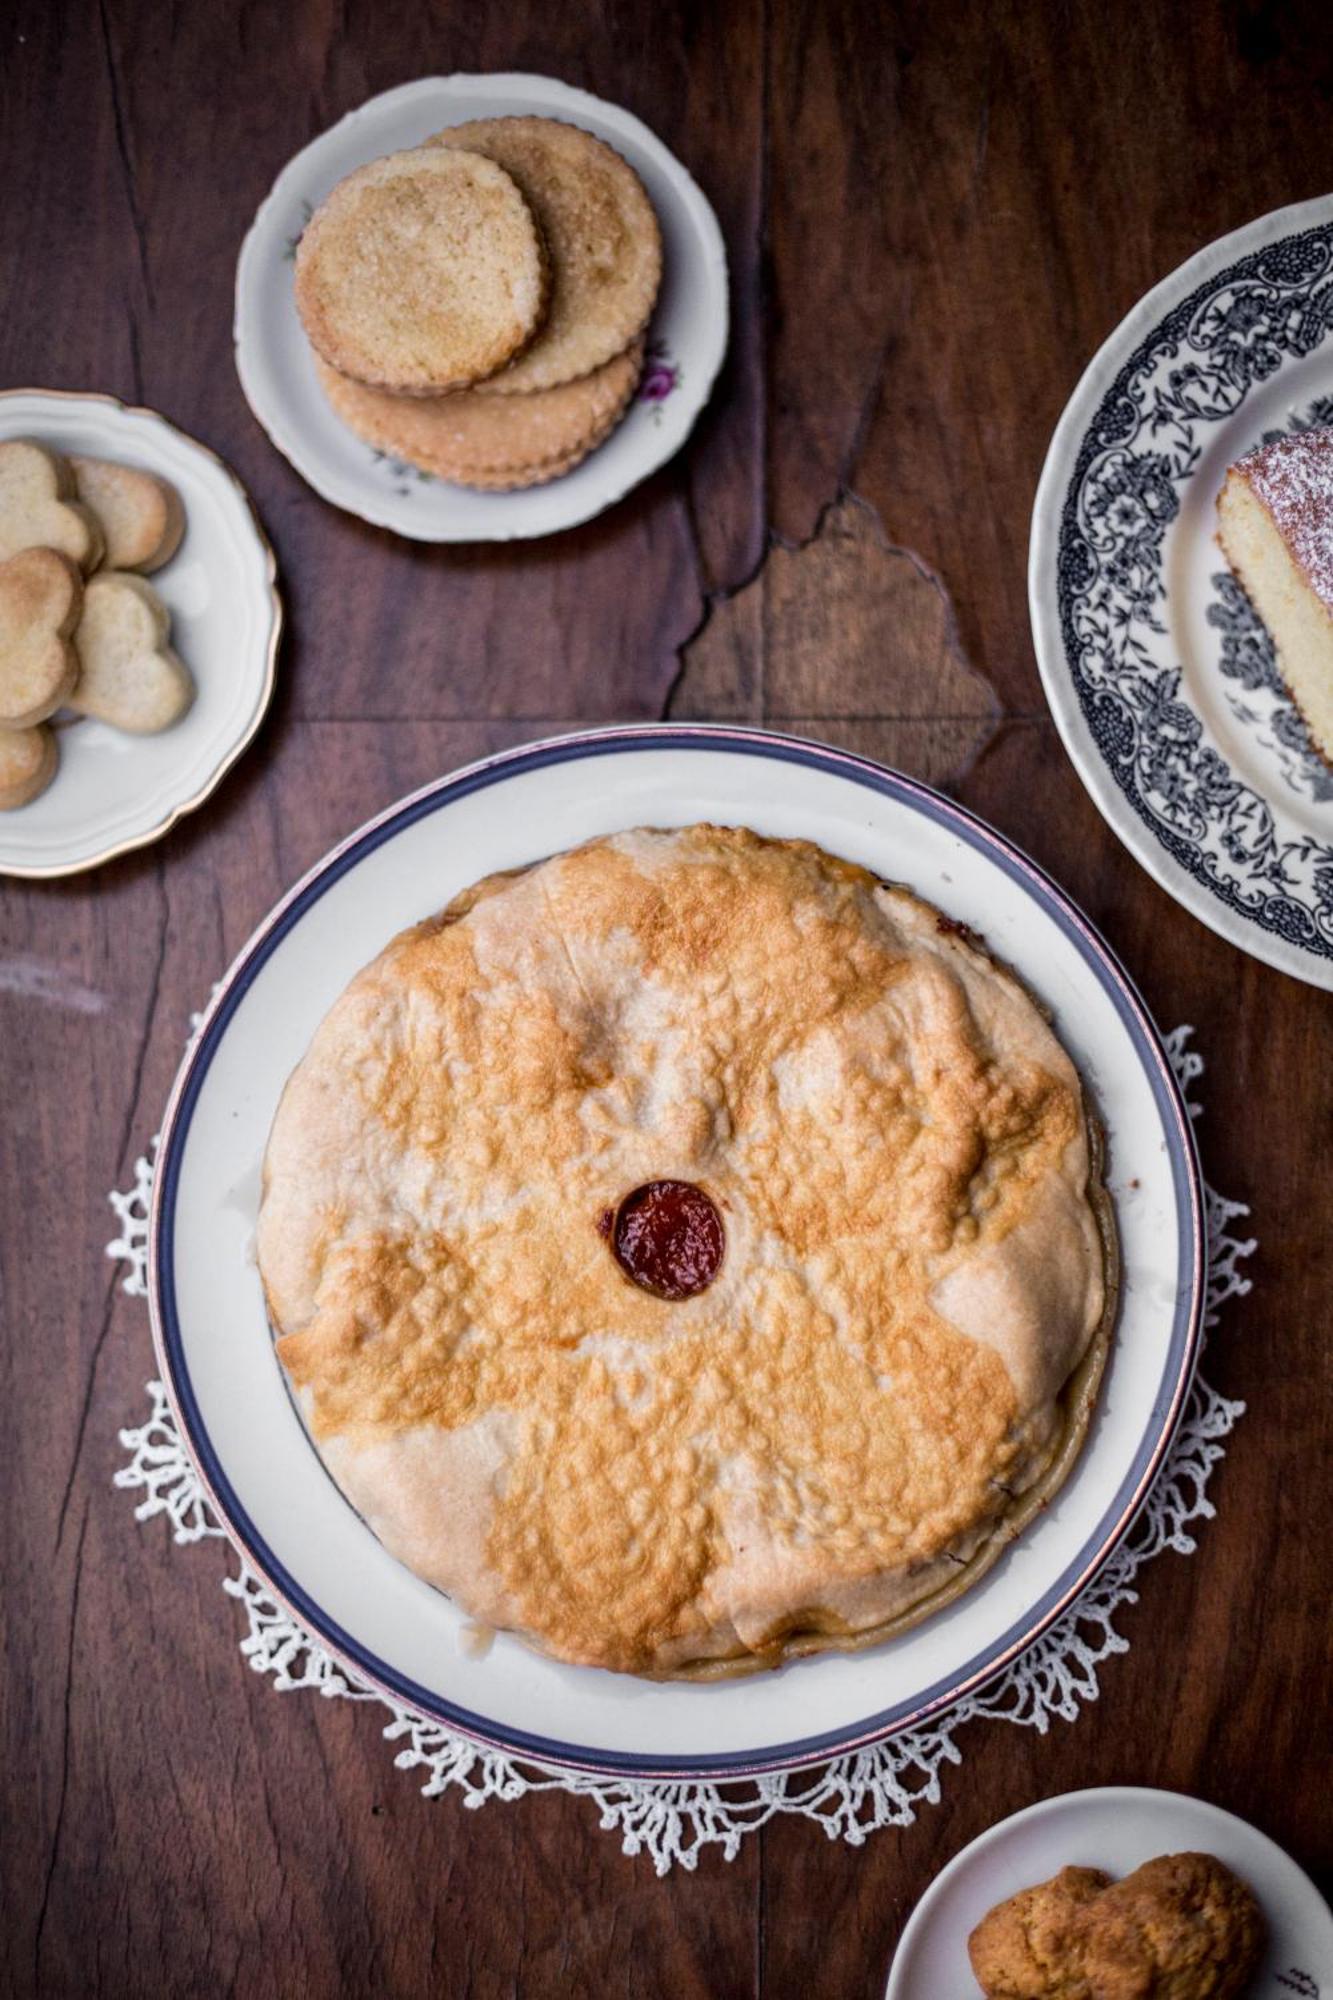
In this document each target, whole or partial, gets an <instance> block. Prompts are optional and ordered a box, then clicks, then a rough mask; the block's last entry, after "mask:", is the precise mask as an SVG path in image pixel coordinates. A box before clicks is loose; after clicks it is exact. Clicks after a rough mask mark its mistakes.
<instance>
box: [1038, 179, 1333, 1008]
mask: <svg viewBox="0 0 1333 2000" xmlns="http://www.w3.org/2000/svg"><path fill="white" fill-rule="evenodd" d="M1330 298H1333V196H1327V195H1325V196H1322V197H1321V198H1320V199H1319V200H1317V201H1307V202H1301V203H1299V204H1298V205H1297V206H1296V207H1293V208H1283V209H1279V210H1278V211H1277V212H1276V213H1275V214H1273V215H1265V216H1261V217H1260V219H1259V220H1258V221H1257V222H1252V223H1250V224H1249V225H1248V226H1247V227H1246V228H1244V229H1238V230H1237V231H1236V232H1235V233H1234V235H1231V236H1224V237H1223V238H1221V240H1220V241H1219V242H1217V243H1210V244H1209V245H1208V247H1207V248H1206V249H1204V250H1200V251H1199V252H1198V253H1197V255H1196V256H1193V257H1191V258H1189V259H1188V261H1187V262H1186V263H1184V264H1182V265H1181V266H1180V269H1179V270H1178V271H1173V272H1172V274H1171V276H1170V277H1169V278H1164V279H1163V281H1162V282H1161V284H1159V285H1157V286H1156V287H1154V289H1153V290H1152V291H1151V292H1149V293H1148V295H1147V296H1146V298H1144V299H1141V300H1140V302H1139V304H1138V305H1136V306H1135V308H1134V310H1133V311H1132V312H1131V313H1130V314H1129V315H1128V317H1127V318H1125V319H1124V320H1123V321H1122V322H1121V324H1120V325H1119V326H1118V327H1117V328H1116V330H1115V332H1114V333H1113V334H1112V335H1111V336H1110V338H1109V340H1107V342H1106V343H1105V345H1104V346H1103V347H1102V348H1101V350H1100V351H1099V352H1098V354H1097V355H1096V356H1095V357H1094V359H1093V360H1092V361H1091V362H1090V363H1089V364H1088V367H1087V369H1086V371H1085V372H1084V375H1083V379H1082V380H1081V381H1080V383H1079V385H1078V387H1077V388H1076V389H1075V391H1074V393H1073V395H1072V396H1071V397H1070V399H1069V404H1068V407H1067V408H1066V410H1065V412H1064V415H1063V416H1062V417H1061V419H1060V422H1059V424H1058V425H1057V427H1056V431H1055V435H1054V437H1053V438H1052V439H1051V446H1050V450H1049V452H1048V453H1047V457H1046V464H1045V467H1044V469H1043V471H1042V475H1041V483H1040V485H1039V487H1038V489H1037V498H1036V502H1035V505H1034V507H1033V513H1032V541H1031V548H1030V551H1029V558H1028V597H1029V603H1030V607H1031V616H1032V633H1033V639H1034V641H1035V643H1036V649H1037V661H1038V665H1039V666H1040V668H1041V676H1042V680H1043V682H1044V683H1045V688H1046V699H1047V701H1048V702H1049V703H1050V705H1051V713H1052V715H1053V716H1054V717H1055V722H1056V726H1057V728H1058V729H1059V731H1060V734H1061V736H1062V738H1063V739H1064V745H1065V748H1066V750H1067V751H1068V752H1069V755H1070V757H1071V758H1072V759H1073V762H1074V766H1075V768H1076V770H1077V771H1078V774H1079V776H1080V778H1082V780H1083V783H1084V785H1085V786H1086V787H1087V791H1088V795H1089V797H1090V798H1091V799H1092V801H1093V803H1094V804H1095V805H1096V806H1097V807H1098V809H1099V811H1100V812H1101V813H1102V814H1103V816H1104V817H1105V819H1106V820H1107V821H1108V822H1109V823H1110V825H1111V826H1112V827H1113V828H1114V829H1115V831H1116V833H1117V834H1118V835H1119V836H1120V838H1121V840H1122V841H1123V842H1124V843H1125V846H1126V847H1127V848H1128V849H1129V851H1130V853H1131V854H1132V855H1133V856H1134V858H1135V860H1136V861H1138V862H1140V863H1141V865H1142V866H1143V867H1144V868H1146V869H1147V870H1148V873H1149V874H1150V875H1152V876H1153V877H1154V878H1155V880H1156V881H1158V882H1160V884H1161V885H1162V887H1163V888H1164V889H1165V890H1166V891H1167V893H1168V894H1169V895H1171V896H1174V897H1175V899H1176V901H1177V902H1178V903H1180V904H1182V905H1183V907H1184V908H1185V909H1187V910H1189V911H1191V912H1192V913H1193V914H1194V915H1195V916H1196V917H1198V918H1199V919H1200V921H1201V922H1203V923H1205V924H1207V925H1209V926H1210V928H1211V929H1213V930H1215V931H1217V932H1218V933H1219V934H1220V935H1221V936H1222V937H1224V938H1226V939H1227V940H1228V941H1229V942H1230V943H1232V944H1234V945H1238V946H1239V948H1240V949H1241V950H1242V951H1247V952H1249V953H1251V954H1252V955H1253V956H1254V957H1255V958H1261V959H1264V960H1266V961H1267V962H1268V964H1270V965H1276V966H1278V967H1280V968H1281V970H1282V971H1283V972H1290V973H1293V974H1294V975H1295V976H1296V978H1297V979H1306V980H1309V981H1310V982H1311V983H1312V984H1313V985H1316V986H1328V987H1333V770H1330V769H1329V767H1328V765H1327V764H1325V763H1324V761H1323V760H1322V758H1321V757H1320V756H1319V753H1318V751H1317V750H1316V749H1315V748H1314V746H1313V744H1312V743H1311V742H1310V739H1309V736H1308V734H1307V732H1306V729H1305V725H1304V723H1303V722H1302V721H1301V718H1300V716H1299V715H1298V713H1297V711H1296V708H1295V706H1294V704H1293V703H1292V701H1291V698H1290V696H1289V695H1288V694H1287V692H1286V690H1285V688H1284V686H1283V684H1282V680H1281V677H1280V675H1279V674H1278V671H1277V667H1276V665H1275V663H1274V660H1273V653H1272V647H1271V644H1270V642H1269V639H1268V636H1267V634H1266V632H1265V631H1264V628H1263V626H1262V625H1261V624H1260V623H1259V620H1258V618H1257V617H1256V616H1255V614H1254V612H1253V610H1252V609H1251V608H1250V605H1249V602H1248V600H1247V599H1246V598H1245V596H1244V594H1243V593H1242V592H1241V591H1239V589H1238V588H1237V587H1236V585H1235V584H1234V583H1233V582H1232V579H1231V576H1230V572H1229V571H1228V569H1227V564H1226V561H1225V558H1224V557H1223V555H1222V552H1221V550H1220V548H1219V547H1218V545H1217V542H1216V529H1217V508H1216V500H1217V494H1218V491H1219V489H1220V487H1221V485H1222V481H1223V479H1224V478H1225V476H1226V470H1227V467H1228V465H1229V464H1231V463H1232V461H1233V460H1235V459H1237V458H1239V457H1240V456H1241V454H1242V453H1243V452H1246V451H1248V450H1249V449H1250V448H1251V446H1253V445H1256V444H1258V443H1259V442H1260V441H1261V440H1262V439H1264V438H1267V437H1271V436H1276V435H1278V434H1280V433H1281V432H1284V431H1290V430H1299V429H1302V428H1308V427H1309V426H1311V425H1320V426H1323V425H1327V424H1333V313H1330V311H1329V300H1330Z"/></svg>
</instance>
